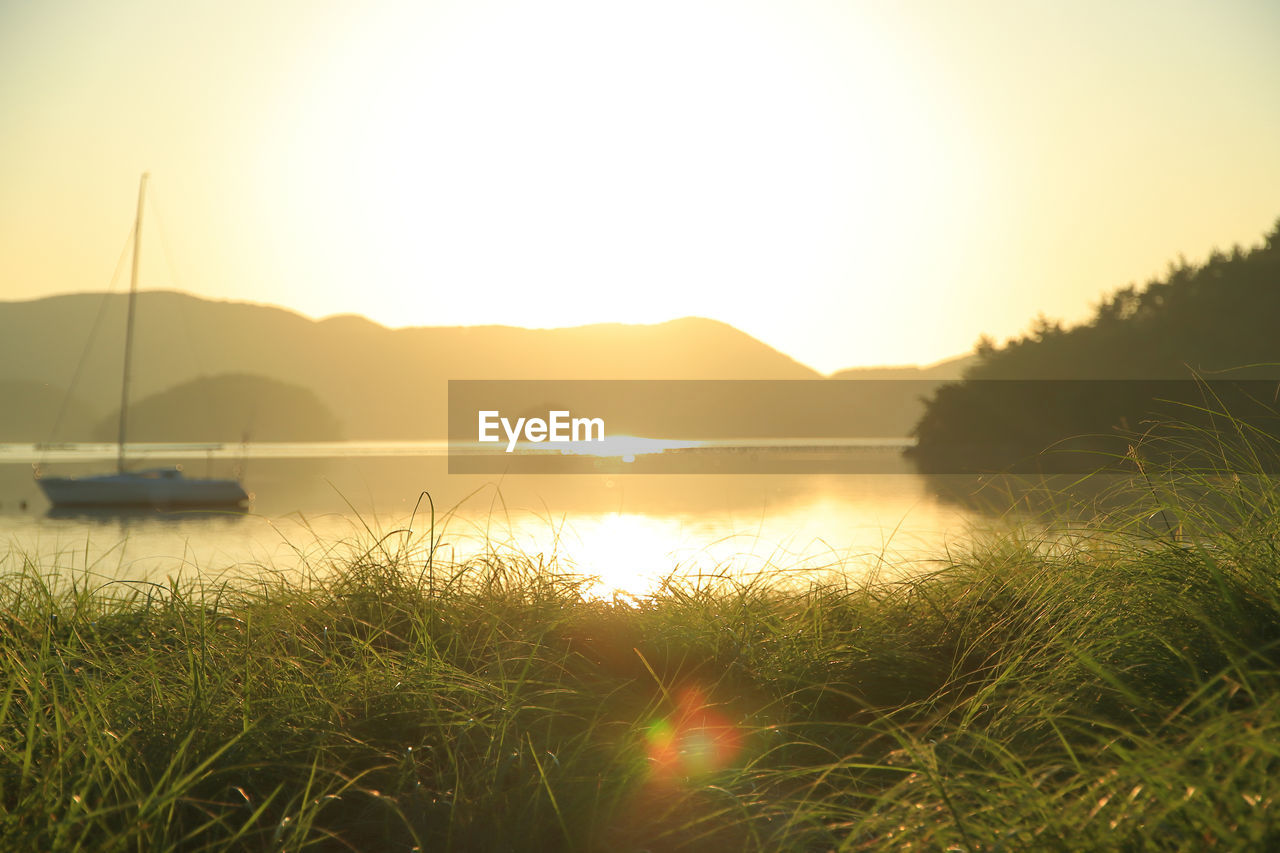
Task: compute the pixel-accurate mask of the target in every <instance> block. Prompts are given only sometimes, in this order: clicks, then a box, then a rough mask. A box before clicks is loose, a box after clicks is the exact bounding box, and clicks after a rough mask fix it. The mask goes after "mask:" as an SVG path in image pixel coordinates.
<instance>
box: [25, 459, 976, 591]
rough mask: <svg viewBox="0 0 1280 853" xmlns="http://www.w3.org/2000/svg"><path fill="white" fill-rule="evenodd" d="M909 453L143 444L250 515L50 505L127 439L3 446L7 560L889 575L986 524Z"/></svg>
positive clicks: (121, 566) (219, 571)
mask: <svg viewBox="0 0 1280 853" xmlns="http://www.w3.org/2000/svg"><path fill="white" fill-rule="evenodd" d="M871 449H872V450H877V448H871ZM900 449H901V442H897V443H893V444H887V445H886V446H884V447H880V448H878V451H879V452H880V456H879V457H878V459H879V461H878V462H877V466H876V470H877V471H879V473H855V474H834V473H809V474H733V475H728V474H724V475H694V474H624V473H617V472H616V471H611V472H604V473H587V474H577V475H561V476H553V475H517V476H505V477H504V476H494V475H457V474H453V475H451V474H449V473H448V458H447V454H446V447H445V445H444V443H442V442H336V443H309V444H250V445H247V446H240V445H225V446H221V445H219V446H212V445H139V446H138V447H136V448H135V447H132V446H131V448H130V459H131V462H132V464H133V466H134V467H149V466H156V465H161V464H175V463H176V464H181V465H183V467H184V469H185V470H186V471H187V472H188V473H189V474H190V475H191V476H233V475H238V476H242V478H243V482H244V485H245V487H246V489H247V490H248V491H249V492H250V493H251V494H252V495H253V501H252V503H251V505H250V507H249V510H248V512H245V513H227V512H184V513H134V514H76V513H69V514H51V513H50V510H49V505H48V503H47V501H45V499H44V497H43V495H42V494H41V493H40V491H39V489H38V487H37V486H36V484H35V482H34V479H33V476H32V473H33V465H39V466H40V469H41V471H43V472H44V473H47V474H50V475H53V474H58V475H72V476H75V475H80V474H87V473H101V472H103V471H107V470H111V469H112V468H113V466H114V462H115V445H113V444H100V445H88V444H77V445H69V446H55V447H44V448H42V447H38V446H33V445H30V444H7V445H6V444H0V541H2V542H4V543H5V546H6V547H5V549H4V551H3V552H0V571H2V572H13V571H17V570H19V569H20V568H21V561H22V560H23V559H24V558H30V559H32V560H33V561H34V562H35V563H36V564H37V565H38V566H39V567H40V568H41V569H42V570H45V571H48V572H57V573H59V574H64V575H65V574H73V573H76V572H81V571H84V570H86V569H87V570H88V571H89V572H91V573H92V574H94V575H97V576H101V577H103V578H111V579H115V578H128V579H136V580H141V579H157V580H163V579H164V578H166V577H168V576H173V575H179V574H182V575H191V574H195V573H197V572H199V573H201V574H204V575H206V576H209V575H223V574H227V573H234V574H245V573H253V572H259V571H264V570H272V571H278V572H285V573H288V572H299V571H324V570H325V569H326V567H327V566H328V565H329V563H330V562H331V561H333V560H339V561H340V560H341V559H342V558H344V557H346V556H349V555H351V554H354V553H360V552H362V551H365V550H367V549H368V548H370V547H371V546H372V545H373V543H374V542H375V541H377V540H379V539H381V538H383V537H385V541H384V542H383V545H382V546H381V547H385V548H389V549H395V548H402V547H413V548H415V549H416V550H417V552H418V553H419V554H425V551H426V547H425V543H426V542H428V541H435V542H437V543H438V544H437V554H438V555H440V556H441V557H442V558H443V559H446V560H448V559H454V560H460V559H463V558H466V557H469V556H471V555H474V554H476V553H481V552H483V551H484V550H485V549H487V548H491V549H497V550H503V549H511V550H515V551H518V552H520V553H522V554H525V555H527V556H529V557H531V558H533V559H534V560H535V562H536V561H537V560H538V559H541V560H542V562H543V563H546V564H551V563H554V564H555V565H558V566H559V567H561V568H566V569H570V570H573V571H577V572H582V573H585V574H589V575H592V576H595V577H598V578H599V581H598V583H597V584H596V586H595V591H596V592H597V593H598V594H601V595H608V594H612V593H624V594H643V593H645V592H646V591H648V590H650V589H653V588H654V586H655V585H656V584H657V583H659V582H660V580H661V579H662V578H664V577H666V576H668V575H670V574H672V573H673V572H674V573H680V574H697V573H699V572H701V573H728V574H732V575H735V576H743V577H745V576H749V575H751V574H753V573H756V572H770V573H775V574H776V573H777V572H785V573H786V574H785V575H779V577H784V576H785V577H794V578H802V579H803V578H808V577H816V576H821V575H823V574H825V573H829V572H831V571H840V572H842V573H845V574H850V575H856V576H857V578H855V580H856V579H858V578H861V577H867V576H869V575H871V574H876V575H878V576H880V577H885V576H889V575H894V574H899V573H904V572H915V571H923V570H927V569H928V568H929V567H930V566H931V565H933V563H932V562H931V561H932V560H933V559H934V558H936V557H938V556H939V555H941V554H942V553H943V551H944V549H945V548H946V547H947V546H948V545H954V544H956V543H959V542H963V541H965V540H966V539H967V538H968V537H969V535H970V532H971V531H972V530H973V529H974V528H980V529H987V528H989V527H990V526H991V524H992V522H991V521H990V520H989V519H988V518H986V517H984V516H982V515H981V514H979V513H978V512H976V511H974V510H972V509H969V508H966V507H965V506H963V505H961V504H959V503H956V502H954V501H951V500H948V499H946V498H944V497H942V496H941V493H942V492H947V491H960V492H963V491H964V483H962V482H961V483H957V482H952V483H949V484H946V487H945V488H939V483H938V481H936V480H927V479H926V478H924V477H921V476H919V475H918V474H916V473H915V472H914V469H913V468H912V467H911V465H910V463H909V462H908V461H907V460H905V459H903V458H902V457H901V455H900ZM621 470H625V469H621ZM424 491H426V492H428V493H429V494H430V496H431V500H432V501H433V502H434V506H435V528H434V533H433V531H432V515H431V510H430V505H429V503H428V502H427V501H426V500H425V499H424V500H422V502H421V503H419V496H420V495H421V494H422V492H424ZM415 506H417V511H416V513H415ZM432 537H434V538H432Z"/></svg>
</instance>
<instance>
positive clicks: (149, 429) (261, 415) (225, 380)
mask: <svg viewBox="0 0 1280 853" xmlns="http://www.w3.org/2000/svg"><path fill="white" fill-rule="evenodd" d="M119 417H120V413H119V410H118V409H117V411H116V412H115V413H114V414H112V415H111V416H110V417H107V418H103V419H102V420H101V421H100V422H99V423H98V426H97V428H96V430H95V431H94V432H95V435H94V438H96V439H97V440H99V441H114V440H115V438H116V431H117V424H118V423H119ZM246 436H247V437H250V438H252V439H254V440H255V441H334V440H337V439H340V438H342V429H341V427H340V425H339V423H338V420H337V418H335V417H334V415H333V413H332V412H330V411H329V409H328V408H327V407H326V406H325V405H324V404H323V403H321V402H320V399H319V398H318V397H317V396H316V395H315V394H314V393H312V392H311V391H309V390H307V389H306V388H300V387H298V386H297V385H290V384H288V383H285V382H278V381H276V380H274V379H265V378H263V377H261V376H248V375H245V374H223V375H221V376H212V377H203V378H200V379H192V380H191V381H189V382H183V383H182V384H181V385H178V386H175V387H173V388H170V389H169V390H167V391H161V392H160V393H158V394H152V395H150V396H148V397H145V398H143V399H141V400H139V401H137V402H136V403H133V404H132V405H131V406H129V438H130V440H131V441H240V440H242V439H244V438H245V437H246Z"/></svg>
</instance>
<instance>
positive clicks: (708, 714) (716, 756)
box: [645, 687, 742, 781]
mask: <svg viewBox="0 0 1280 853" xmlns="http://www.w3.org/2000/svg"><path fill="white" fill-rule="evenodd" d="M645 741H646V746H647V750H648V758H649V764H650V772H651V773H652V776H653V778H654V779H657V780H665V781H676V780H678V779H696V778H700V777H703V776H706V775H708V774H710V773H714V772H716V771H717V770H723V769H724V768H725V767H728V766H729V764H730V763H731V762H732V761H733V759H734V758H735V757H737V755H738V753H739V752H740V751H741V749H742V733H741V732H740V731H739V730H738V727H737V726H736V725H735V724H734V723H733V721H732V720H730V719H729V718H728V717H726V716H725V715H724V714H722V713H720V712H719V711H717V710H715V709H714V708H713V707H711V705H710V703H709V702H708V700H707V697H706V694H704V693H703V692H702V690H700V689H698V688H696V687H691V688H688V689H686V690H683V691H681V693H680V694H679V697H678V700H677V703H676V709H675V712H674V713H673V714H671V715H670V716H669V717H665V718H663V719H659V720H655V721H654V722H653V723H651V724H650V725H649V727H648V728H647V729H646V730H645Z"/></svg>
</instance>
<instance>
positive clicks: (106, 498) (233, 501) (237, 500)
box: [37, 173, 249, 509]
mask: <svg viewBox="0 0 1280 853" xmlns="http://www.w3.org/2000/svg"><path fill="white" fill-rule="evenodd" d="M149 177H150V176H149V175H148V174H146V173H144V174H143V175H142V180H141V181H140V182H139V186H138V213H137V217H136V219H135V220H134V226H133V270H132V275H131V277H130V281H129V308H128V314H127V319H126V321H125V336H124V378H123V381H122V382H121V388H120V427H119V432H118V435H117V438H116V447H117V451H116V472H115V473H114V474H100V475H98V476H93V477H39V478H38V479H37V483H39V485H40V489H41V491H43V492H44V494H45V497H47V498H48V499H49V502H50V503H51V504H53V506H54V507H55V508H64V507H77V508H84V509H111V508H122V507H154V508H164V509H168V508H214V507H237V506H240V505H243V504H245V503H247V502H248V500H249V496H248V495H247V494H246V493H245V490H244V488H243V487H242V486H241V485H240V483H238V482H237V481H235V480H218V479H199V478H188V477H186V476H184V475H183V473H182V469H181V468H149V469H143V470H138V471H130V470H128V468H127V466H126V464H125V462H126V460H125V437H126V434H127V432H128V424H129V378H130V373H131V368H132V360H133V318H134V314H135V308H136V306H137V302H138V262H139V259H140V256H141V252H142V209H143V205H144V202H145V200H146V195H147V179H148V178H149Z"/></svg>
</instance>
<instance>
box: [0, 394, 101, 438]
mask: <svg viewBox="0 0 1280 853" xmlns="http://www.w3.org/2000/svg"><path fill="white" fill-rule="evenodd" d="M118 393H119V392H117V394H118ZM0 400H2V401H4V402H3V406H0V441H29V442H37V441H57V440H67V439H68V436H74V437H78V438H88V437H89V432H90V430H91V429H92V425H93V424H94V423H95V422H96V421H97V420H98V419H99V418H100V417H101V416H102V410H101V409H95V408H93V407H90V406H88V405H86V404H85V402H84V401H83V400H81V399H78V398H76V397H69V396H68V395H67V392H66V389H65V388H63V387H61V386H55V385H51V384H49V383H45V382H24V381H21V380H13V379H10V380H3V381H0ZM117 402H118V401H117Z"/></svg>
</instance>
